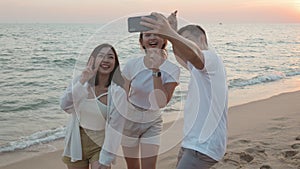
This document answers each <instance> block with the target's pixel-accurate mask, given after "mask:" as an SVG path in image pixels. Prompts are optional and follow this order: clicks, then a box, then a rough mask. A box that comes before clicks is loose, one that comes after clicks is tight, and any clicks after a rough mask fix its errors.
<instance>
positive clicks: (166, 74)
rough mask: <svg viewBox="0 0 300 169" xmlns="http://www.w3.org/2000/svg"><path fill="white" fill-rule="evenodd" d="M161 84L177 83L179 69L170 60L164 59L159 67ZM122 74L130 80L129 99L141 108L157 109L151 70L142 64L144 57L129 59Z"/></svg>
mask: <svg viewBox="0 0 300 169" xmlns="http://www.w3.org/2000/svg"><path fill="white" fill-rule="evenodd" d="M159 69H160V72H161V78H162V82H163V84H165V83H170V82H176V83H178V84H179V74H180V69H179V67H178V66H177V65H175V64H173V63H172V62H170V61H168V60H165V61H164V63H163V64H162V65H161V66H160V67H159ZM122 75H123V76H124V77H125V78H126V79H127V80H130V81H131V89H130V93H129V101H130V102H131V103H132V104H134V105H136V106H138V107H141V108H144V109H151V110H159V107H158V106H157V104H155V103H156V102H155V97H153V96H154V95H153V94H152V93H153V89H154V88H153V77H152V70H150V69H148V68H147V67H146V66H145V64H144V57H139V58H134V59H131V60H129V61H128V62H127V63H126V65H125V66H124V68H123V70H122Z"/></svg>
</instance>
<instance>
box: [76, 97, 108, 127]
mask: <svg viewBox="0 0 300 169" xmlns="http://www.w3.org/2000/svg"><path fill="white" fill-rule="evenodd" d="M105 95H107V92H106V93H102V94H101V95H99V96H98V97H96V98H94V99H83V100H82V102H81V103H80V105H79V110H78V113H79V121H80V126H81V127H83V128H85V129H90V130H104V128H105V123H106V118H107V105H105V104H103V103H101V102H100V101H99V100H98V99H99V98H100V97H102V96H105Z"/></svg>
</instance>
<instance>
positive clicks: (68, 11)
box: [0, 0, 300, 23]
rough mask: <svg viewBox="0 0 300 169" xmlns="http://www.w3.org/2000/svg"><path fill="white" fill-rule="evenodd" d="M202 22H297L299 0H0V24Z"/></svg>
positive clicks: (299, 15)
mask: <svg viewBox="0 0 300 169" xmlns="http://www.w3.org/2000/svg"><path fill="white" fill-rule="evenodd" d="M175 9H177V10H178V11H179V17H182V18H184V19H186V20H188V21H192V22H202V23H218V22H224V23H300V0H159V1H158V0H157V1H154V0H0V23H22V22H26V23H27V22H33V23H36V22H40V23H48V22H50V23H100V22H109V21H111V20H114V19H118V18H120V17H123V16H128V15H134V14H136V13H141V12H147V13H148V12H149V13H150V12H152V11H159V12H163V13H170V12H171V11H173V10H175Z"/></svg>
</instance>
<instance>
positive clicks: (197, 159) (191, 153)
mask: <svg viewBox="0 0 300 169" xmlns="http://www.w3.org/2000/svg"><path fill="white" fill-rule="evenodd" d="M216 163H217V161H216V160H214V159H212V158H210V157H209V156H207V155H205V154H202V153H200V152H198V151H195V150H192V149H187V148H183V147H181V149H180V151H179V154H178V161H177V167H176V169H187V168H188V169H208V168H210V167H212V166H213V165H215V164H216Z"/></svg>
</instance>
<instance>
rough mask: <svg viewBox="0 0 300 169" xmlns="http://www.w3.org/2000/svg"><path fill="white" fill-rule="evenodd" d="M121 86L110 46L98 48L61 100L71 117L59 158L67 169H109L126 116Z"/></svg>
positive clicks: (118, 71) (113, 50)
mask: <svg viewBox="0 0 300 169" xmlns="http://www.w3.org/2000/svg"><path fill="white" fill-rule="evenodd" d="M123 83H124V80H123V78H122V76H121V73H120V69H119V60H118V56H117V53H116V51H115V49H114V48H113V46H111V45H109V44H101V45H99V46H97V47H96V48H95V49H94V50H93V52H92V53H91V55H90V57H89V60H88V63H87V66H86V68H85V69H84V70H83V71H82V73H81V76H80V77H77V78H75V79H74V80H73V82H72V83H71V84H70V86H69V87H68V88H67V89H66V91H65V93H64V95H63V96H62V97H61V101H60V105H61V108H62V109H63V110H64V111H65V112H67V113H69V114H71V119H70V121H69V124H68V126H67V132H66V137H65V149H64V153H63V158H62V160H63V162H64V163H65V164H66V165H67V168H68V169H75V168H76V169H78V168H80V169H89V166H91V168H92V169H98V168H102V169H103V168H110V165H111V163H112V162H113V160H114V158H115V153H116V152H117V150H118V148H119V146H118V145H120V143H121V138H122V131H123V127H124V122H125V118H124V116H125V113H127V104H126V103H127V101H126V99H127V96H126V92H125V90H124V89H123V88H122V87H121V86H123ZM104 135H105V137H104Z"/></svg>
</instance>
